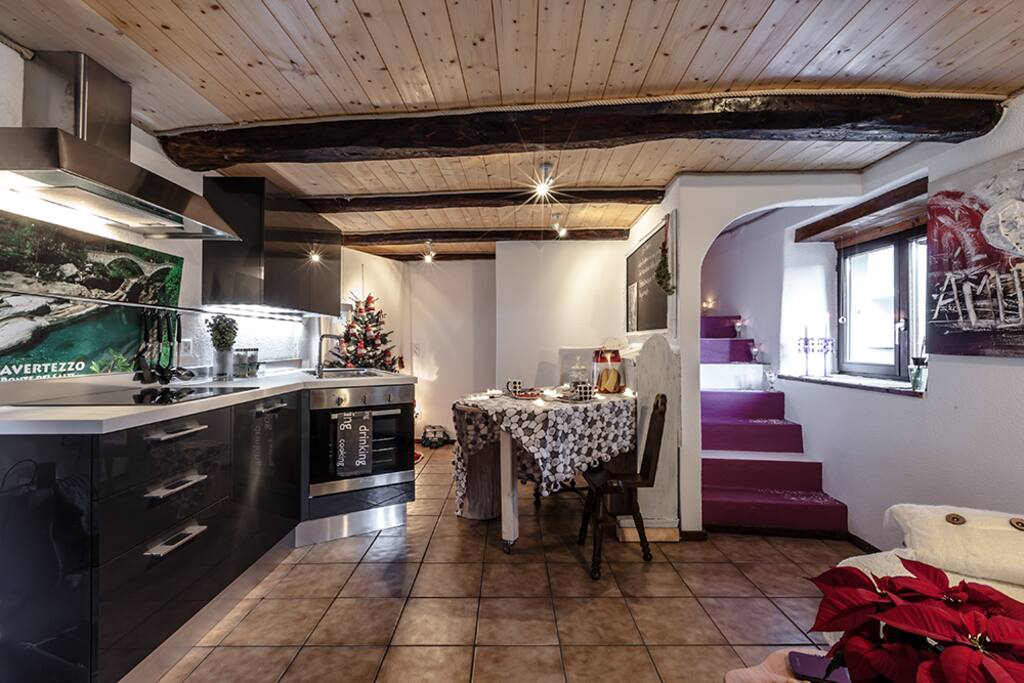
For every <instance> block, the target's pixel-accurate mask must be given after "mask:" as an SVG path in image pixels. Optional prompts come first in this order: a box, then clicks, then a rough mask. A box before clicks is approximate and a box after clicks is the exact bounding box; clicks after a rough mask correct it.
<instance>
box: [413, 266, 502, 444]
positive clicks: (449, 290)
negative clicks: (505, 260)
mask: <svg viewBox="0 0 1024 683" xmlns="http://www.w3.org/2000/svg"><path fill="white" fill-rule="evenodd" d="M408 267H409V271H410V292H411V309H412V319H411V328H412V367H413V370H414V372H415V374H416V376H417V377H418V378H419V383H418V384H417V386H416V396H417V404H418V405H419V407H420V409H421V411H422V414H421V417H420V424H419V425H417V433H419V431H420V430H421V429H422V426H423V425H427V424H439V425H445V426H447V427H448V429H449V433H450V434H452V435H454V434H455V432H454V428H453V426H452V411H451V406H452V403H454V402H455V400H456V399H457V398H459V397H460V396H465V395H466V394H471V393H474V392H478V391H482V390H484V389H487V388H489V387H491V386H493V384H494V367H495V362H494V358H495V337H494V335H495V325H496V322H495V320H496V315H495V314H496V310H495V305H494V301H495V299H494V285H495V280H494V271H495V263H494V261H437V262H434V263H421V262H414V263H411V264H409V266H408Z"/></svg>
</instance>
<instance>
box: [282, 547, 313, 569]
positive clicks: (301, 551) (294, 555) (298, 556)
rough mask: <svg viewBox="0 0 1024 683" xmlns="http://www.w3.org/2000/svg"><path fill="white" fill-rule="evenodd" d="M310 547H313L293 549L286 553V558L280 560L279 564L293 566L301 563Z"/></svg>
mask: <svg viewBox="0 0 1024 683" xmlns="http://www.w3.org/2000/svg"><path fill="white" fill-rule="evenodd" d="M312 547H313V546H309V545H307V546H303V547H302V548H293V549H292V551H291V552H290V553H288V557H286V558H284V559H283V560H281V564H295V563H296V562H299V561H301V560H302V558H303V557H305V556H306V553H308V552H309V549H310V548H312Z"/></svg>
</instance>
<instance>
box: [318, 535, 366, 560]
mask: <svg viewBox="0 0 1024 683" xmlns="http://www.w3.org/2000/svg"><path fill="white" fill-rule="evenodd" d="M374 538H375V536H350V537H348V538H339V539H338V540H336V541H327V542H326V543H317V544H316V545H314V546H312V547H311V548H310V549H309V552H308V553H306V555H305V556H304V557H303V558H302V562H303V563H312V562H325V563H330V562H358V561H359V560H360V559H362V557H363V554H365V553H366V550H367V548H369V547H370V546H371V545H373V541H374Z"/></svg>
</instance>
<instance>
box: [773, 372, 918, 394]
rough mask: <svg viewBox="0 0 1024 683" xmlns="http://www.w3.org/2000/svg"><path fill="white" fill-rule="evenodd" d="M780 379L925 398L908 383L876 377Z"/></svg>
mask: <svg viewBox="0 0 1024 683" xmlns="http://www.w3.org/2000/svg"><path fill="white" fill-rule="evenodd" d="M779 379H785V380H789V381H791V382H807V383H808V384H824V385H826V386H837V387H846V388H847V389H864V390H866V391H878V392H881V393H883V394H896V395H897V396H913V397H915V398H924V394H925V392H923V391H914V390H913V389H911V388H910V384H909V383H908V382H898V381H894V380H888V379H878V378H876V377H860V376H858V375H829V376H828V377H804V376H800V375H779Z"/></svg>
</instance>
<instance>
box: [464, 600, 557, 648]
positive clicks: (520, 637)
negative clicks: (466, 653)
mask: <svg viewBox="0 0 1024 683" xmlns="http://www.w3.org/2000/svg"><path fill="white" fill-rule="evenodd" d="M476 642H477V644H478V645H558V632H557V630H556V628H555V613H554V610H553V609H552V607H551V599H550V598H481V600H480V618H479V623H478V624H477V633H476Z"/></svg>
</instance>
